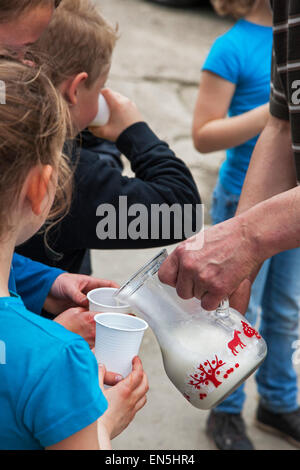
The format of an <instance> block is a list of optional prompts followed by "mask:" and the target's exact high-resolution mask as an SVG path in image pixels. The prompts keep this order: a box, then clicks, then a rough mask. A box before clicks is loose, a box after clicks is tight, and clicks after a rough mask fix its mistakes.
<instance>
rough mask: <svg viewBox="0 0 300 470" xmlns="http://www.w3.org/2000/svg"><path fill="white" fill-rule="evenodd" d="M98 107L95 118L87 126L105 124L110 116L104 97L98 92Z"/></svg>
mask: <svg viewBox="0 0 300 470" xmlns="http://www.w3.org/2000/svg"><path fill="white" fill-rule="evenodd" d="M98 103H99V109H98V114H97V116H96V117H95V119H94V120H93V121H92V122H91V124H90V125H89V127H100V126H105V125H106V124H107V123H108V121H109V118H110V110H109V107H108V104H107V101H106V99H105V98H104V96H103V95H102V94H101V93H100V95H99V102H98Z"/></svg>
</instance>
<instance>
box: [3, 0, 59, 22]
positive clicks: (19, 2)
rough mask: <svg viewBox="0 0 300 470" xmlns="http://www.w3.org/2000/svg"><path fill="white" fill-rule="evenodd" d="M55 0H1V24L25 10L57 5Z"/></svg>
mask: <svg viewBox="0 0 300 470" xmlns="http://www.w3.org/2000/svg"><path fill="white" fill-rule="evenodd" d="M58 3H59V2H56V1H55V0H1V1H0V24H3V23H8V22H9V21H12V20H14V19H16V18H18V17H19V16H20V15H21V14H22V13H24V12H25V11H29V10H32V9H34V8H36V7H38V6H44V5H47V4H48V5H51V4H52V5H55V4H58Z"/></svg>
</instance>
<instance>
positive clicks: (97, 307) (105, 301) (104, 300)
mask: <svg viewBox="0 0 300 470" xmlns="http://www.w3.org/2000/svg"><path fill="white" fill-rule="evenodd" d="M117 290H118V289H115V288H114V287H99V288H98V289H93V290H91V291H90V292H89V293H88V294H87V298H88V300H89V310H90V312H99V313H101V312H115V313H132V307H130V306H129V305H125V304H122V303H121V302H120V301H119V300H118V299H117V298H116V297H114V294H115V292H117Z"/></svg>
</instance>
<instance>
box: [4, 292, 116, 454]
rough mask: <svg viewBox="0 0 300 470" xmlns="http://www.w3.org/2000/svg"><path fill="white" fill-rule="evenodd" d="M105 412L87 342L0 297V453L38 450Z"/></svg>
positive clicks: (13, 296)
mask: <svg viewBox="0 0 300 470" xmlns="http://www.w3.org/2000/svg"><path fill="white" fill-rule="evenodd" d="M106 409H107V401H106V398H105V397H104V395H103V393H102V391H101V389H100V387H99V382H98V366H97V361H96V359H95V357H94V355H93V353H92V352H91V350H90V348H89V346H88V343H87V342H86V341H85V340H84V339H83V338H81V337H80V336H78V335H76V334H74V333H72V332H70V331H68V330H67V329H65V328H64V327H63V326H61V325H59V324H58V323H56V322H54V321H51V320H47V319H45V318H42V317H40V316H38V315H36V314H34V313H31V312H30V311H28V310H27V309H26V308H25V306H24V304H23V302H22V300H21V299H20V297H19V296H17V295H16V294H11V297H1V298H0V449H2V450H41V449H44V448H45V447H48V446H51V445H53V444H56V443H58V442H60V441H62V440H64V439H66V438H67V437H69V436H71V435H73V434H75V433H76V432H78V431H80V430H81V429H83V428H85V427H87V426H88V425H90V424H92V423H93V422H95V421H96V420H97V419H98V418H99V417H100V416H101V415H102V414H103V413H104V412H105V411H106Z"/></svg>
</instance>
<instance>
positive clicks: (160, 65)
mask: <svg viewBox="0 0 300 470" xmlns="http://www.w3.org/2000/svg"><path fill="white" fill-rule="evenodd" d="M97 3H98V4H99V6H100V7H101V9H102V11H103V12H104V14H105V15H106V17H107V18H109V19H110V20H111V21H112V22H114V23H115V22H118V23H119V30H120V40H119V42H118V46H117V49H116V52H115V55H114V65H113V68H112V74H111V78H110V81H109V86H111V87H112V88H113V89H115V90H117V91H119V92H121V93H124V94H126V95H127V96H129V97H131V98H132V99H133V100H134V101H135V102H136V103H137V104H138V106H139V107H140V109H141V111H142V112H143V114H144V116H145V119H146V120H147V121H148V123H149V124H150V125H151V126H152V128H153V129H154V130H155V131H156V132H157V134H158V135H159V136H160V137H161V138H162V139H165V140H167V141H168V142H169V144H170V146H171V147H172V148H173V149H174V150H175V151H176V153H177V155H178V156H180V157H181V158H182V159H184V160H185V161H186V162H187V163H188V164H189V166H190V168H191V169H192V172H193V174H194V176H195V178H196V181H197V183H198V187H199V190H200V193H201V195H202V199H203V201H204V203H205V205H206V223H207V224H209V223H210V220H209V206H210V197H211V192H212V189H213V187H214V184H215V181H216V177H217V172H218V167H219V165H220V162H221V161H222V159H223V158H224V154H223V153H222V152H218V153H215V154H210V155H206V156H205V155H200V154H198V153H197V152H196V151H195V150H194V149H193V145H192V141H191V137H190V129H191V120H192V112H193V107H194V103H195V97H196V93H197V87H198V82H199V76H200V68H201V64H202V63H203V61H204V59H205V56H206V54H207V52H208V50H209V47H210V45H211V43H212V41H213V40H214V38H215V37H216V36H217V35H218V34H220V33H222V32H223V31H225V30H226V29H227V28H228V26H229V25H230V23H229V22H228V21H227V20H224V19H220V18H217V17H216V16H215V15H214V14H213V13H212V11H210V10H209V9H205V8H203V9H197V10H184V11H183V10H176V9H170V8H164V7H161V6H157V5H153V4H151V3H148V2H146V1H144V0H98V1H97ZM126 173H127V174H129V175H130V171H129V169H128V168H126ZM171 249H173V248H170V250H171ZM157 251H158V250H157V249H154V250H153V249H151V250H143V251H134V252H128V251H105V252H104V251H102V252H101V251H100V252H94V253H93V267H94V274H95V275H98V276H100V277H106V278H110V279H114V280H116V281H118V282H120V283H122V282H123V281H124V280H126V279H127V278H128V276H130V275H131V274H133V273H134V272H135V271H136V270H137V269H138V268H139V267H141V266H142V265H143V264H144V263H145V262H146V261H148V260H149V259H150V258H151V257H152V256H153V255H154V254H155V253H157ZM141 357H142V360H143V363H144V368H145V370H146V371H147V374H148V377H149V381H150V391H149V394H148V404H147V406H146V407H145V408H144V409H143V410H142V411H141V412H140V413H139V414H138V415H137V417H136V419H135V421H134V422H133V423H132V424H131V425H130V427H129V428H128V429H127V430H126V431H125V432H124V433H123V434H122V435H121V436H120V437H118V438H117V439H115V441H114V448H115V449H120V450H134V449H135V450H140V449H152V450H153V449H157V450H160V449H167V450H172V449H176V450H178V449H184V450H189V449H213V447H212V445H211V444H210V442H209V441H208V439H207V437H206V435H205V432H204V429H205V421H206V417H207V412H203V411H199V410H197V409H196V408H193V407H192V406H191V405H190V404H188V403H187V402H186V401H185V400H184V399H183V398H182V396H181V395H180V394H179V392H178V391H177V390H176V389H175V388H174V386H173V385H172V384H171V383H170V381H169V380H168V378H167V377H166V375H165V373H164V370H163V365H162V360H161V355H160V349H159V346H158V344H157V342H156V340H155V337H154V335H153V333H152V332H151V331H148V332H147V334H146V335H145V338H144V341H143V345H142V348H141ZM246 391H247V401H246V405H245V408H244V417H245V420H246V423H247V426H248V430H249V435H250V437H251V439H252V440H253V442H254V444H255V446H256V448H257V449H266V450H269V449H293V447H292V446H290V445H289V444H288V443H286V442H285V441H283V440H281V439H279V438H277V437H275V436H270V435H269V434H266V433H263V432H262V431H260V430H258V429H257V428H256V427H255V426H254V422H253V421H254V415H255V409H256V405H257V394H256V387H255V382H254V379H253V378H251V379H249V381H248V382H247V384H246Z"/></svg>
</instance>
